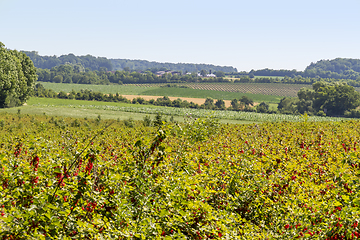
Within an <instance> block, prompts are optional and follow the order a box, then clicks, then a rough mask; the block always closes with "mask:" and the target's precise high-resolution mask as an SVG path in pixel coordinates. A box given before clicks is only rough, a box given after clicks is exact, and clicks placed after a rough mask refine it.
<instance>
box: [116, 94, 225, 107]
mask: <svg viewBox="0 0 360 240" xmlns="http://www.w3.org/2000/svg"><path fill="white" fill-rule="evenodd" d="M122 96H123V97H125V98H127V99H129V100H133V99H134V98H137V97H141V98H143V99H145V100H147V101H149V100H150V99H154V100H156V99H158V98H161V97H159V96H145V95H122ZM178 98H180V99H181V100H183V101H185V100H186V101H188V102H193V103H196V104H199V105H201V104H203V103H204V102H205V98H187V97H169V99H170V100H171V101H174V100H176V99H178ZM214 101H216V100H214ZM224 102H225V107H230V106H231V101H229V100H224Z"/></svg>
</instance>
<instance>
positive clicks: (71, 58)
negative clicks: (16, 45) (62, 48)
mask: <svg viewBox="0 0 360 240" xmlns="http://www.w3.org/2000/svg"><path fill="white" fill-rule="evenodd" d="M23 52H24V53H25V54H26V55H27V56H29V57H30V59H31V60H32V61H33V62H34V65H35V67H37V68H42V69H51V68H53V67H56V66H59V65H63V64H66V63H70V64H72V65H80V64H81V65H82V66H83V67H84V68H89V69H91V70H100V69H101V68H106V69H107V70H109V71H111V70H112V69H113V67H112V63H111V61H110V60H109V59H107V58H104V57H94V56H91V55H86V56H80V57H78V56H75V55H74V54H72V53H70V54H67V55H61V56H60V57H57V56H40V55H39V54H38V52H35V51H32V52H28V51H23Z"/></svg>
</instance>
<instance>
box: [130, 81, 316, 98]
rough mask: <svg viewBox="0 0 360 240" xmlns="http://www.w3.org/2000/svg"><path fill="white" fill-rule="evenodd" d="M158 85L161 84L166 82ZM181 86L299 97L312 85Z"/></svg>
mask: <svg viewBox="0 0 360 240" xmlns="http://www.w3.org/2000/svg"><path fill="white" fill-rule="evenodd" d="M129 85H130V84H129ZM156 85H157V86H161V85H164V84H156ZM133 86H138V87H140V86H143V87H154V86H155V84H133ZM179 86H186V87H189V88H192V89H198V90H208V91H223V92H238V93H251V94H263V95H274V96H284V97H297V93H298V92H299V91H300V89H301V88H303V87H308V88H311V85H304V84H281V83H181V84H179Z"/></svg>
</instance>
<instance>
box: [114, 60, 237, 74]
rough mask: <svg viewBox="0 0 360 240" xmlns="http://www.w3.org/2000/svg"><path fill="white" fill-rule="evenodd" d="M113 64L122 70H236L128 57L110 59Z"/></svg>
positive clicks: (115, 67)
mask: <svg viewBox="0 0 360 240" xmlns="http://www.w3.org/2000/svg"><path fill="white" fill-rule="evenodd" d="M110 60H111V63H112V64H113V67H114V70H123V69H125V68H129V69H130V70H140V71H144V70H146V69H154V68H156V69H158V70H173V71H182V72H184V73H185V72H198V71H201V70H206V71H207V72H210V71H212V72H217V71H222V72H237V69H236V68H234V67H227V66H225V67H224V66H215V65H212V64H194V63H159V62H149V61H146V60H128V59H110Z"/></svg>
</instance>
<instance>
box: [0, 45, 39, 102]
mask: <svg viewBox="0 0 360 240" xmlns="http://www.w3.org/2000/svg"><path fill="white" fill-rule="evenodd" d="M36 79H37V75H36V68H35V67H34V64H33V62H32V61H31V60H30V58H29V57H28V56H26V54H24V53H21V52H18V51H16V50H8V49H6V48H5V45H4V44H3V43H2V42H0V107H1V108H4V107H15V106H20V105H22V104H24V103H25V102H26V100H27V99H28V98H29V96H30V93H31V91H32V90H33V87H34V84H35V81H36Z"/></svg>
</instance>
